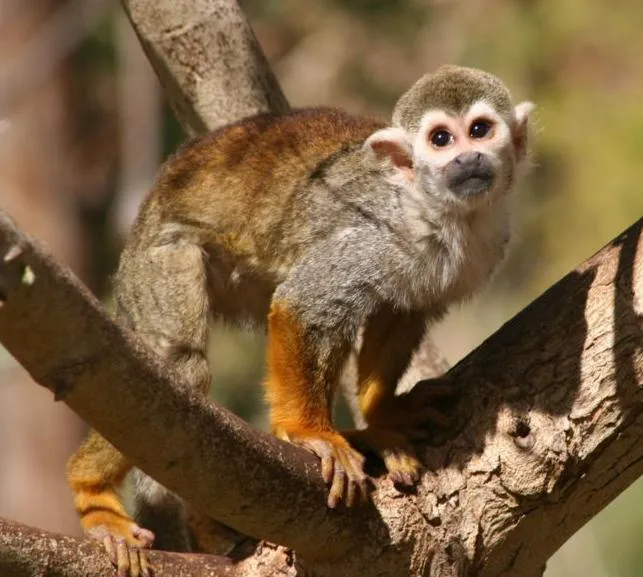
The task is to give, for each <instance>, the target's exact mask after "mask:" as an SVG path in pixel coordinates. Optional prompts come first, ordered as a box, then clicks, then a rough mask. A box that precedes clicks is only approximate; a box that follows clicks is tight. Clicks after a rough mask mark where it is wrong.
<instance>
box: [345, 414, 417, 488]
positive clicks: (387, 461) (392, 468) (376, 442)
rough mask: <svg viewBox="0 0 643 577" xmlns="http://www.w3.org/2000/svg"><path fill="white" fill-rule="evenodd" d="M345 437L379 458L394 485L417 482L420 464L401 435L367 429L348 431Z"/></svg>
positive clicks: (406, 440) (395, 432)
mask: <svg viewBox="0 0 643 577" xmlns="http://www.w3.org/2000/svg"><path fill="white" fill-rule="evenodd" d="M345 435H346V438H347V439H348V440H349V441H350V442H351V443H352V444H354V445H355V446H356V447H358V448H360V449H363V450H364V451H369V452H372V453H375V454H376V455H377V456H379V457H380V458H381V459H382V461H383V462H384V466H385V467H386V470H387V471H388V474H389V477H390V478H391V480H392V481H393V482H394V483H396V484H400V485H408V486H412V485H414V484H415V483H417V482H418V481H419V479H420V473H421V472H422V468H423V467H422V463H420V461H419V460H418V458H417V456H416V454H415V450H414V449H413V446H412V445H411V443H410V442H409V440H408V439H407V438H406V436H405V435H403V434H402V433H400V432H398V431H391V430H387V429H379V428H375V427H368V428H367V429H363V430H359V431H348V432H346V433H345Z"/></svg>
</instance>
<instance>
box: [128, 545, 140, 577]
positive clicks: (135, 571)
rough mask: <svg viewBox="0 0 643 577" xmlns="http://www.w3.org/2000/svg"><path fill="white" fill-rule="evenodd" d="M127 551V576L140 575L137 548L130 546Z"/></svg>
mask: <svg viewBox="0 0 643 577" xmlns="http://www.w3.org/2000/svg"><path fill="white" fill-rule="evenodd" d="M128 552H129V577H141V564H140V562H139V553H140V551H139V549H138V547H132V546H130V547H129V548H128Z"/></svg>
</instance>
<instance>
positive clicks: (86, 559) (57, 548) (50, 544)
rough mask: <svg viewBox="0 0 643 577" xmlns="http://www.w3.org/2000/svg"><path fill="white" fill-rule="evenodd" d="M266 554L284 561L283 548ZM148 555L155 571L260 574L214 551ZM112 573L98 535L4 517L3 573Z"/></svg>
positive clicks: (160, 574)
mask: <svg viewBox="0 0 643 577" xmlns="http://www.w3.org/2000/svg"><path fill="white" fill-rule="evenodd" d="M261 557H262V560H263V562H264V564H265V565H266V566H269V565H270V563H271V561H272V562H273V564H281V565H283V564H284V561H283V557H284V552H283V551H279V550H278V549H277V548H272V549H266V550H264V551H261ZM271 557H272V558H273V559H271ZM149 560H150V563H151V564H152V566H153V567H154V576H155V577H246V576H248V577H249V576H251V575H256V574H257V573H256V572H254V569H255V568H254V567H253V566H252V565H251V564H250V563H247V562H241V563H236V564H233V563H232V562H231V561H229V560H227V559H225V558H222V557H215V556H212V555H186V554H179V553H166V552H164V551H150V553H149ZM113 574H114V568H113V567H112V565H111V563H110V562H109V560H108V558H107V556H106V555H105V550H104V549H103V547H102V546H101V545H99V544H98V543H97V542H95V541H93V540H90V539H82V540H81V539H76V538H74V537H68V536H65V535H58V534H56V533H50V532H48V531H42V530H40V529H34V528H33V527H28V526H27V525H22V524H21V523H17V522H15V521H8V520H6V519H2V518H0V575H2V577H34V575H38V576H39V577H105V576H106V575H113ZM274 574H275V573H266V575H274ZM278 574H279V573H276V575H278Z"/></svg>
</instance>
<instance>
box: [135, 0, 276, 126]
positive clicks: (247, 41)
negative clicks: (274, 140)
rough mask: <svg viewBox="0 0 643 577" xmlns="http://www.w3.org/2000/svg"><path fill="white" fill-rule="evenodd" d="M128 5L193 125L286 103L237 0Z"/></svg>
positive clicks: (174, 101) (179, 109)
mask: <svg viewBox="0 0 643 577" xmlns="http://www.w3.org/2000/svg"><path fill="white" fill-rule="evenodd" d="M123 6H124V7H125V10H126V12H127V14H128V16H129V17H130V19H131V21H132V24H133V26H134V29H135V30H136V33H137V34H138V37H139V39H140V41H141V44H142V45H143V48H144V49H145V52H146V54H147V55H148V57H149V59H150V61H151V63H152V66H153V67H154V69H155V70H156V73H157V74H158V76H159V79H160V80H161V84H163V88H164V90H165V94H166V96H167V97H168V99H169V101H170V104H171V105H172V108H173V109H174V112H175V114H176V116H177V118H179V120H180V121H181V124H182V125H183V128H185V129H186V131H188V132H189V133H191V134H198V133H202V132H205V131H206V130H208V129H210V130H211V129H213V128H215V127H216V126H220V125H222V124H226V123H228V122H232V121H234V120H238V119H239V118H243V117H244V116H250V115H252V114H257V113H259V112H267V111H269V110H272V111H273V112H283V111H286V110H288V108H289V106H288V102H287V101H286V98H285V96H284V95H283V93H282V92H281V88H280V87H279V84H278V83H277V80H276V78H275V76H274V74H273V73H272V70H271V69H270V66H268V63H267V61H266V58H265V56H264V54H263V52H262V50H261V48H260V47H259V44H258V43H257V39H256V38H255V35H254V33H253V32H252V29H251V28H250V25H249V24H248V21H247V20H246V18H245V16H244V14H243V12H242V10H241V8H240V7H239V5H238V4H237V2H236V0H193V1H191V2H177V1H176V0H123Z"/></svg>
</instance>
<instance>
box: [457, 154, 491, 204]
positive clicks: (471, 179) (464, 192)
mask: <svg viewBox="0 0 643 577" xmlns="http://www.w3.org/2000/svg"><path fill="white" fill-rule="evenodd" d="M494 177H495V171H494V169H493V165H492V164H491V161H490V160H489V157H488V156H487V155H486V154H483V153H482V152H463V153H462V154H459V155H458V156H456V157H455V158H454V159H453V160H452V161H451V162H450V163H449V164H447V167H446V182H447V186H448V187H449V189H450V190H451V191H453V192H454V193H455V194H457V195H460V196H475V195H478V194H482V193H484V192H487V191H488V190H489V189H490V188H491V187H492V185H493V180H494Z"/></svg>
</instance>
